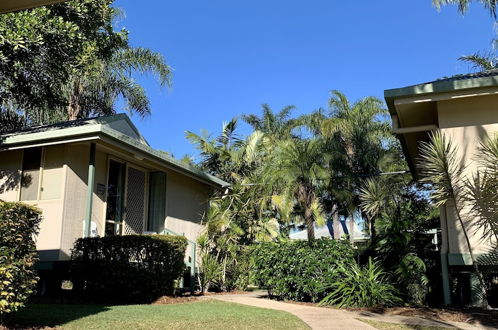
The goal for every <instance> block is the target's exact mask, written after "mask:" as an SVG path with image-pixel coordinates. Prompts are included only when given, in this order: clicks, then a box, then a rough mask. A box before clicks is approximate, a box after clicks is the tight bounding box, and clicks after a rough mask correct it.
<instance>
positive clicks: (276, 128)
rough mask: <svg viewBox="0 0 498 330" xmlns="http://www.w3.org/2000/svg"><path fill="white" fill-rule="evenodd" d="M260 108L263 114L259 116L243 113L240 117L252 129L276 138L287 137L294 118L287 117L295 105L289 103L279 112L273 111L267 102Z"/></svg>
mask: <svg viewBox="0 0 498 330" xmlns="http://www.w3.org/2000/svg"><path fill="white" fill-rule="evenodd" d="M262 108H263V114H262V115H261V117H258V116H257V115H254V114H251V115H243V116H242V119H243V120H244V121H245V122H246V123H248V124H249V125H251V126H252V128H253V129H254V130H256V131H260V132H262V133H264V134H265V135H267V136H273V137H277V138H285V137H288V136H289V134H290V132H291V130H292V128H293V127H294V124H295V120H293V119H289V117H290V115H291V113H292V110H294V109H295V107H294V106H293V105H289V106H286V107H284V108H283V109H282V110H280V111H279V112H273V110H272V109H271V108H270V106H269V105H268V104H263V105H262Z"/></svg>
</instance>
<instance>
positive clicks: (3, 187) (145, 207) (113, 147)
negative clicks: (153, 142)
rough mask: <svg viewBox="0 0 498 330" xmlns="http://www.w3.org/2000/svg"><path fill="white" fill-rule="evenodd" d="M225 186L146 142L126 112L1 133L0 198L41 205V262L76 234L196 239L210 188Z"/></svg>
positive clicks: (60, 257) (63, 255)
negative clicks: (167, 235)
mask: <svg viewBox="0 0 498 330" xmlns="http://www.w3.org/2000/svg"><path fill="white" fill-rule="evenodd" d="M227 186H228V183H227V182H224V181H222V180H220V179H218V178H216V177H214V176H211V175H209V174H206V173H204V172H202V171H200V170H198V169H197V168H195V167H193V166H190V165H188V164H185V163H183V162H180V161H178V160H175V159H174V158H172V157H170V156H169V155H168V154H167V153H165V152H162V151H158V150H154V149H153V148H151V147H150V146H149V144H148V143H147V141H146V140H145V138H144V137H143V136H142V135H141V134H140V132H139V131H138V130H137V128H136V127H135V126H134V125H133V123H132V122H131V121H130V119H129V118H128V116H126V115H125V114H118V115H113V116H106V117H99V118H93V119H85V120H77V121H69V122H63V123H58V124H54V125H48V126H39V127H32V128H28V129H25V130H22V131H19V132H15V133H12V134H6V135H2V136H0V199H2V200H5V201H22V202H26V203H29V204H32V205H36V206H37V207H38V208H40V209H41V210H42V211H43V220H42V222H41V226H40V233H39V235H38V237H37V248H38V251H39V256H40V261H41V262H40V265H41V267H42V268H46V267H50V265H53V264H54V263H55V262H58V261H65V260H69V259H70V253H71V248H72V246H73V244H74V242H75V240H76V239H78V238H80V237H89V236H105V235H128V234H142V233H145V232H154V233H164V232H166V233H178V234H180V235H184V236H185V237H186V238H187V239H189V240H190V241H192V242H195V240H196V239H197V237H198V235H199V233H200V231H201V230H202V225H201V219H202V216H203V213H204V211H205V208H206V205H207V204H206V203H207V200H208V198H209V196H210V194H211V192H212V191H213V190H215V189H225V188H226V187H227ZM192 257H193V258H194V259H195V255H194V256H192ZM190 261H191V262H192V263H195V261H192V260H190ZM43 265H45V266H43Z"/></svg>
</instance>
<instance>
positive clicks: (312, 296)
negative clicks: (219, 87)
mask: <svg viewBox="0 0 498 330" xmlns="http://www.w3.org/2000/svg"><path fill="white" fill-rule="evenodd" d="M292 110H293V107H292V106H289V107H286V108H284V109H282V110H281V111H278V112H274V111H273V110H272V109H271V108H270V107H269V106H268V105H263V114H262V115H261V116H257V115H244V116H243V117H242V118H243V119H244V120H246V121H247V123H248V124H249V125H250V126H252V127H253V129H254V130H253V132H252V133H250V134H249V135H248V136H247V137H245V138H244V137H241V136H239V135H238V134H237V125H238V120H237V119H233V120H231V121H230V122H228V123H226V124H225V125H224V127H223V130H222V132H221V134H220V135H219V136H217V137H211V136H209V135H208V134H206V133H204V134H202V135H197V134H194V133H192V132H188V133H187V137H188V139H189V140H190V141H191V142H193V143H194V145H195V146H196V147H197V148H198V149H199V151H200V156H201V158H200V160H199V162H198V166H199V167H201V168H202V169H203V170H205V171H208V172H210V173H212V174H214V175H217V176H219V177H222V178H223V179H225V180H226V181H229V182H231V183H232V186H231V189H230V190H227V191H224V192H220V193H218V194H215V195H214V196H213V197H212V198H211V200H210V202H209V209H208V211H207V212H206V216H205V224H206V230H205V233H204V235H203V236H202V237H201V238H200V239H199V242H198V243H199V246H200V247H201V258H200V262H201V263H202V264H201V265H200V270H201V276H200V280H201V286H202V287H203V289H205V290H207V289H208V288H209V287H211V288H216V289H221V290H229V289H230V288H233V285H229V283H230V282H233V279H232V277H231V274H236V272H235V271H233V269H236V266H237V265H239V264H241V263H239V259H240V258H241V257H240V256H241V255H242V254H241V251H242V249H243V247H244V246H250V245H252V244H256V245H259V244H260V243H264V242H272V241H285V240H287V239H288V237H289V232H290V230H292V229H305V230H306V231H307V234H308V235H307V236H308V239H307V240H308V242H300V243H295V244H300V245H303V246H304V245H306V244H309V245H310V246H315V247H316V243H314V240H315V227H316V226H323V225H325V224H326V223H328V225H329V226H330V227H332V228H334V227H336V228H337V227H339V226H340V224H339V220H341V219H342V220H345V219H348V220H352V221H349V223H350V227H349V228H348V230H347V231H346V234H348V233H349V232H352V230H353V228H354V227H355V224H356V227H360V228H361V230H362V231H363V232H364V233H365V234H366V235H369V236H370V240H369V241H367V243H366V245H367V246H366V248H365V249H362V253H361V255H360V256H359V260H360V264H363V263H364V262H366V261H367V260H368V257H372V258H375V259H376V260H378V265H379V267H383V268H384V270H385V271H386V272H387V273H390V274H396V275H397V276H396V277H395V280H394V282H393V285H395V286H396V287H397V288H399V291H400V296H401V297H402V298H403V299H405V301H406V302H409V303H414V304H422V303H425V298H426V295H427V293H429V292H430V291H431V286H432V283H429V282H430V280H435V281H437V280H438V278H437V277H432V278H430V279H429V277H428V276H427V274H428V273H429V272H430V271H432V270H434V269H435V268H436V266H437V264H436V263H435V262H434V261H433V259H434V256H435V255H434V254H433V253H432V252H433V251H436V248H435V247H434V246H433V244H432V237H431V236H430V235H427V234H426V233H427V232H428V230H430V229H432V228H435V227H437V225H438V224H437V222H436V221H429V220H432V219H433V218H435V216H436V214H434V213H433V206H432V205H431V203H430V202H429V200H428V199H427V197H426V196H427V194H425V193H424V192H423V190H424V187H423V186H420V185H415V184H414V183H412V182H411V177H410V175H409V173H407V171H406V169H407V167H406V163H405V162H404V159H403V156H402V151H401V147H400V145H399V143H398V142H397V140H396V139H395V138H394V137H393V136H392V135H391V134H390V128H389V124H388V118H387V116H386V110H385V108H384V106H383V103H382V101H380V100H379V99H377V98H374V97H366V98H362V99H360V100H358V101H356V102H351V101H350V100H348V98H347V97H346V96H345V95H344V94H343V93H341V92H339V91H332V95H331V98H330V100H329V110H328V111H327V110H323V109H319V110H317V111H314V112H312V113H310V114H306V115H302V116H299V117H292V113H291V111H292ZM386 172H387V173H386ZM390 173H393V174H390ZM383 174H389V175H383ZM336 230H339V228H337V229H336ZM336 238H337V237H336ZM349 239H350V240H351V243H353V244H355V243H356V242H354V240H353V235H349ZM280 244H284V243H280ZM289 244H291V243H289ZM332 244H335V243H332ZM341 244H346V243H344V242H343V243H341ZM261 246H265V245H264V244H263V245H261ZM256 251H258V250H256ZM342 252H343V251H338V252H337V253H334V254H333V255H334V257H333V258H331V259H329V260H328V261H329V262H331V261H332V260H333V259H335V258H336V257H337V256H338V255H340V254H341V253H342ZM255 253H258V252H255ZM313 253H321V252H310V253H309V254H304V255H301V259H300V261H301V262H300V264H299V267H302V268H300V272H302V274H301V276H302V278H301V280H300V281H301V282H299V284H296V283H294V282H292V281H290V280H289V278H287V279H286V277H285V276H286V274H285V273H284V272H283V271H282V272H280V273H275V274H274V276H275V277H274V278H272V280H275V281H277V279H278V278H281V281H279V282H278V283H279V286H278V287H277V288H276V290H278V291H279V293H278V294H277V295H279V296H282V297H283V298H286V299H295V300H317V299H318V297H321V298H323V297H324V294H325V293H324V292H327V293H330V292H329V291H327V290H323V288H321V289H320V288H319V284H318V282H314V277H313V276H306V275H307V274H312V273H313V270H314V267H315V264H314V260H313V258H314V257H313ZM346 257H347V256H346ZM315 259H316V258H315ZM254 260H255V263H256V266H255V267H256V269H259V270H262V271H263V270H265V269H266V268H265V267H266V266H265V265H267V264H266V263H264V259H258V258H255V259H254ZM258 262H263V265H258ZM242 264H243V263H242ZM278 264H279V263H275V265H278ZM282 267H284V266H282ZM293 267H294V266H293ZM306 267H309V269H308V270H306ZM268 269H272V268H268ZM308 271H309V272H310V273H308ZM303 274H306V275H303ZM362 274H363V273H362ZM329 275H330V276H329V278H328V280H327V279H325V278H323V279H322V281H321V282H322V283H321V284H320V285H324V284H325V283H328V284H331V283H333V281H334V277H333V274H329ZM257 276H259V279H258V280H259V281H261V278H262V277H261V276H263V275H262V273H259V275H257ZM296 278H297V277H296ZM326 281H329V282H326ZM306 282H309V283H306ZM435 285H436V286H437V284H435ZM296 286H301V287H300V288H299V289H296ZM357 288H358V287H357ZM270 290H274V289H273V288H272V287H271V286H270ZM320 290H321V291H320Z"/></svg>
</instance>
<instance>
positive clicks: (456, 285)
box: [384, 70, 498, 304]
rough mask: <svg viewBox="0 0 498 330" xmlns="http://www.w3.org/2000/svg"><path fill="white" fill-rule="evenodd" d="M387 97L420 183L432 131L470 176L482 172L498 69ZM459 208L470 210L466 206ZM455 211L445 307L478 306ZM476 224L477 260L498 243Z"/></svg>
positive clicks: (497, 103) (449, 209)
mask: <svg viewBox="0 0 498 330" xmlns="http://www.w3.org/2000/svg"><path fill="white" fill-rule="evenodd" d="M384 95H385V99H386V102H387V105H388V108H389V112H390V114H391V118H392V123H393V131H394V133H395V134H397V136H398V137H399V140H400V141H401V144H402V147H403V151H404V154H405V156H406V159H407V161H408V164H409V166H410V170H411V173H412V175H413V176H414V178H415V179H419V178H420V170H419V169H418V168H417V166H416V164H417V161H418V158H419V144H420V142H421V141H428V140H429V133H430V132H431V131H434V130H440V131H441V132H442V133H443V134H444V135H445V136H446V137H448V139H449V140H451V141H452V142H453V144H454V145H455V146H457V148H458V155H457V157H458V159H459V160H461V165H462V167H465V172H464V175H469V174H471V173H473V171H475V170H476V162H475V158H476V153H477V151H478V148H479V146H480V143H481V142H482V141H483V140H485V139H486V138H488V137H490V136H492V135H493V134H495V133H497V132H498V70H490V71H485V72H479V73H473V74H466V75H457V76H453V77H449V78H443V79H439V80H436V81H432V82H428V83H424V84H419V85H414V86H409V87H404V88H397V89H389V90H386V91H385V94H384ZM459 206H460V207H462V208H464V209H465V205H459ZM454 209H455V208H454V205H452V204H451V203H448V204H447V205H445V206H443V207H441V210H440V214H441V268H442V285H443V291H444V302H445V304H450V303H452V299H453V303H463V304H469V303H471V302H472V303H477V300H478V294H477V292H475V291H474V289H473V287H474V286H473V284H474V283H476V282H477V278H476V276H475V274H473V269H472V267H471V266H472V262H471V259H470V255H469V250H468V248H467V244H466V242H465V239H464V235H463V232H462V228H461V227H460V225H459V222H458V221H457V218H456V214H455V211H454ZM472 220H475V219H473V217H472V216H471V215H470V214H469V213H467V214H466V216H465V217H464V222H465V223H466V224H468V226H466V228H467V231H468V233H469V235H470V241H471V245H472V249H473V251H474V253H475V254H476V255H477V256H483V255H485V254H486V253H488V252H489V251H490V249H491V248H493V247H496V242H492V241H490V240H484V239H483V237H484V235H483V232H482V229H479V228H476V227H475V226H473V225H472V223H473V222H472ZM490 266H491V265H490ZM495 270H496V269H495ZM497 273H498V272H497ZM452 292H453V296H452V294H451V293H452Z"/></svg>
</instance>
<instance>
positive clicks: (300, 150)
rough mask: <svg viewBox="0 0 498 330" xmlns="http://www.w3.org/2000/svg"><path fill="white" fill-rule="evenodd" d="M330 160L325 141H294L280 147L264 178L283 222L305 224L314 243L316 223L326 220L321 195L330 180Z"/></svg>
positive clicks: (282, 142)
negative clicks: (328, 163)
mask: <svg viewBox="0 0 498 330" xmlns="http://www.w3.org/2000/svg"><path fill="white" fill-rule="evenodd" d="M326 160H327V156H326V155H325V154H324V153H323V145H322V141H321V140H318V139H309V140H303V139H296V138H290V139H286V140H282V141H280V142H279V143H278V144H277V145H276V147H275V148H274V150H273V152H272V154H271V155H270V156H269V159H267V162H266V164H265V167H264V169H263V171H262V175H261V183H262V184H263V185H264V189H265V190H266V192H267V194H268V195H271V196H272V197H271V198H272V203H273V205H274V206H275V207H276V208H277V209H278V210H279V214H280V216H281V217H282V219H281V220H282V221H289V222H294V223H304V224H305V225H306V229H307V232H308V240H309V241H310V242H311V241H312V240H313V239H314V238H315V234H314V224H315V223H316V224H317V225H324V224H325V221H326V220H325V217H324V215H323V208H322V205H321V202H320V199H319V195H318V189H319V186H320V185H323V182H324V181H325V180H326V177H327V171H326V170H325V169H324V166H323V165H324V164H325V162H326Z"/></svg>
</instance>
